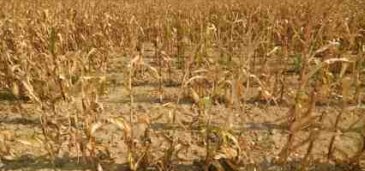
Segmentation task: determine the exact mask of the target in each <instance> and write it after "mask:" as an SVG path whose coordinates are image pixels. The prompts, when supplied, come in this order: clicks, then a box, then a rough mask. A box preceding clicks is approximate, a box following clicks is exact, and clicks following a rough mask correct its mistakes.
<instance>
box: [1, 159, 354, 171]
mask: <svg viewBox="0 0 365 171" xmlns="http://www.w3.org/2000/svg"><path fill="white" fill-rule="evenodd" d="M81 160H82V159H81V158H79V159H78V158H69V157H64V158H58V159H56V160H55V162H53V163H52V162H51V161H50V160H49V159H47V158H46V157H43V156H31V155H23V156H20V157H19V158H18V159H15V160H11V161H7V160H5V161H3V163H2V166H0V170H59V169H61V170H97V169H96V168H97V166H95V165H94V164H90V163H85V162H81ZM0 164H1V163H0ZM100 165H101V167H102V168H103V170H111V171H113V170H115V171H128V170H129V169H128V165H127V164H126V163H124V164H117V163H113V162H101V164H100ZM222 166H224V165H222ZM300 166H301V162H300V161H290V162H287V163H285V165H277V164H273V163H270V162H267V161H266V162H265V161H264V162H262V163H259V164H247V165H243V166H242V167H238V170H242V171H293V170H300ZM203 168H204V167H203V161H198V162H193V163H180V164H174V165H173V170H177V171H200V170H201V171H202V170H204V169H203ZM224 168H225V170H227V171H231V170H232V171H233V170H236V169H231V168H226V167H224ZM139 170H151V171H154V170H159V169H158V168H156V167H147V168H141V169H139ZM208 170H209V171H215V170H216V169H215V168H213V167H210V168H209V169H208ZM307 170H310V171H361V168H360V167H359V166H357V165H350V164H347V163H334V164H328V163H313V165H312V166H311V167H309V168H307Z"/></svg>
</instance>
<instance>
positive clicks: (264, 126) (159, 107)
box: [0, 57, 365, 171]
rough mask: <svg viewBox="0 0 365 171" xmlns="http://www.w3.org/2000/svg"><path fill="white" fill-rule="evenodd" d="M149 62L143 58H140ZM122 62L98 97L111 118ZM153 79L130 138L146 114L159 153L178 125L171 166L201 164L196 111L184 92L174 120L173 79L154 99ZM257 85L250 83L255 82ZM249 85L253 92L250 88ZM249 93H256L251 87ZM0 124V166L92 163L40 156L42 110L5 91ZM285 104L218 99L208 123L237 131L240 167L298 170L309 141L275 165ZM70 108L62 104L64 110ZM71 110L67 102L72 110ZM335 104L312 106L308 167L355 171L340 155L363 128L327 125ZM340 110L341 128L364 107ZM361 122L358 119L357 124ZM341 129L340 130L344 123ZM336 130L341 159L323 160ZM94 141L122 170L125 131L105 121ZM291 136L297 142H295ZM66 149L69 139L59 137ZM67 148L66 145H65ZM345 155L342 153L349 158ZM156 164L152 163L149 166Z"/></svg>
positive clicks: (138, 103) (349, 152)
mask: <svg viewBox="0 0 365 171" xmlns="http://www.w3.org/2000/svg"><path fill="white" fill-rule="evenodd" d="M145 60H146V61H147V62H148V58H146V59H145ZM125 66H126V61H125V60H123V58H122V57H115V58H114V59H111V60H110V69H109V70H110V71H109V73H108V74H107V77H108V80H110V81H114V82H115V85H113V86H110V87H109V90H108V93H107V94H106V95H104V96H101V97H100V99H99V101H100V103H101V104H102V105H103V108H104V110H103V112H102V113H100V118H112V117H116V116H122V117H127V116H128V114H129V104H128V101H129V98H128V92H127V90H126V89H125V88H124V86H123V85H122V84H121V83H122V82H123V80H124V79H125V77H126V73H124V72H119V71H123V68H125ZM156 84H157V83H156V81H154V80H149V79H145V80H144V81H142V82H137V83H136V84H135V86H134V92H135V94H134V97H135V105H134V109H135V115H136V118H135V121H136V124H135V125H134V127H133V129H134V134H135V137H140V136H142V135H143V133H144V130H145V129H146V127H147V126H146V124H144V123H140V122H137V120H138V119H140V118H144V117H147V118H155V119H153V120H152V119H151V120H152V121H151V123H150V129H152V130H153V131H152V133H151V143H152V145H151V151H152V152H151V154H152V155H153V158H159V157H161V156H163V152H164V151H166V150H167V149H168V146H169V144H168V143H167V142H166V137H164V135H168V134H170V133H169V132H171V130H176V132H175V134H174V136H176V138H177V141H178V142H179V144H181V150H180V151H179V153H178V154H177V157H178V158H176V159H175V163H174V164H173V165H174V167H175V170H181V171H182V170H200V168H201V167H200V166H199V164H197V161H198V160H199V159H202V158H204V155H205V153H206V152H205V148H204V145H203V142H202V139H201V138H198V137H199V136H201V132H200V130H199V128H196V127H194V125H195V124H196V122H195V120H196V119H197V118H198V117H199V116H197V114H196V113H197V112H196V106H195V105H194V104H193V102H192V101H191V100H189V99H183V100H182V101H181V104H179V105H178V106H177V107H176V109H177V110H176V111H175V112H176V121H177V122H176V123H177V124H175V125H173V124H171V112H172V111H173V109H174V108H173V102H175V101H176V100H175V99H176V98H177V96H178V94H179V91H181V90H180V87H179V86H178V85H172V86H165V87H164V101H163V103H160V102H159V99H158V96H157V95H156V91H157V89H158V87H157V86H156ZM253 90H254V89H253ZM253 90H252V91H253ZM253 94H254V92H253ZM0 98H1V99H0V131H1V132H2V134H0V135H2V137H0V139H1V138H3V139H5V138H7V139H9V141H7V143H8V145H9V146H10V147H11V149H10V151H11V154H12V155H9V156H5V157H3V158H5V160H3V161H0V170H19V171H20V170H87V168H88V167H89V166H86V165H82V164H79V162H78V161H79V160H80V159H79V158H77V157H65V156H73V155H69V154H60V156H59V159H58V160H57V162H56V163H54V164H52V163H51V162H50V161H49V160H48V159H47V158H46V157H45V156H46V151H45V150H44V148H42V146H43V145H42V144H41V143H40V142H39V141H37V136H40V135H41V134H42V130H41V127H40V119H39V117H40V114H39V113H40V112H39V111H37V108H35V107H34V104H31V103H24V104H22V107H23V109H22V110H21V111H20V110H19V109H18V105H17V102H16V101H14V100H11V99H9V98H6V91H2V95H1V96H0ZM289 106H290V104H286V103H279V104H278V105H276V104H267V103H265V102H264V103H263V102H260V101H254V100H252V101H247V103H246V104H245V106H242V107H241V108H227V107H226V106H225V105H223V104H215V105H213V106H212V107H211V108H210V109H209V110H208V112H209V113H210V114H211V117H212V118H211V121H212V125H213V126H219V127H222V128H227V129H229V130H232V132H233V134H234V135H235V136H236V137H237V139H238V142H239V145H240V148H241V154H240V157H241V159H242V166H241V167H239V170H247V171H254V170H262V171H265V170H273V171H274V170H285V169H286V170H295V168H297V167H298V163H300V159H301V158H303V156H304V154H305V152H306V149H307V146H308V143H307V144H304V145H303V146H301V147H299V148H298V149H296V150H295V152H293V154H292V155H291V156H290V159H289V162H288V163H286V164H285V165H284V166H280V165H278V164H275V163H274V161H275V159H277V157H278V154H279V152H280V151H281V149H283V147H284V146H285V144H286V140H287V138H288V135H289V132H288V125H287V120H286V118H287V115H288V112H289V110H290V109H289ZM64 110H65V114H67V110H68V109H67V108H65V109H64ZM70 110H71V109H70ZM338 111H339V110H338V107H336V106H331V105H328V106H324V105H322V106H318V107H317V108H316V110H315V112H314V113H316V114H323V117H324V118H323V125H321V126H323V127H324V128H326V129H321V131H320V132H319V135H318V138H317V139H316V141H315V142H314V147H313V149H314V150H313V152H312V155H311V156H312V161H313V163H314V164H313V167H312V168H311V170H356V169H359V168H351V167H350V166H348V165H346V164H344V163H346V162H345V161H344V158H348V157H349V156H350V157H349V158H351V156H354V155H355V154H357V153H358V152H359V151H361V150H362V148H363V147H364V144H363V143H364V142H363V138H364V137H363V134H362V133H363V131H360V132H359V131H347V132H334V131H333V130H331V129H332V127H333V124H334V122H335V119H336V116H337V115H338V114H339V112H338ZM344 111H345V113H344V114H342V119H341V122H340V123H339V127H340V128H341V129H342V130H346V129H347V128H349V127H350V126H351V125H352V124H353V123H354V122H355V121H358V120H361V121H364V119H363V118H361V117H363V116H362V114H363V113H364V111H365V108H362V107H361V106H353V107H348V108H346V109H345V110H344ZM361 123H363V122H359V124H360V125H361ZM341 129H340V130H341ZM309 134H310V130H304V131H301V132H300V133H298V134H297V135H296V138H295V143H300V142H301V141H302V140H304V139H305V138H306V137H308V136H309ZM333 134H337V135H338V138H337V139H336V140H335V147H336V149H339V150H338V151H339V152H335V158H336V160H338V162H333V161H327V160H326V156H327V152H328V146H329V142H330V139H331V137H332V135H333ZM97 135H98V136H97V137H98V138H97V141H98V142H99V143H100V144H105V145H108V147H109V149H108V150H109V151H110V153H111V156H112V157H113V158H114V161H113V162H111V163H108V164H102V167H103V168H104V170H126V162H127V160H126V158H127V157H126V154H127V147H126V145H125V144H124V143H123V140H122V133H121V131H120V130H119V129H117V128H116V127H115V126H112V125H106V126H103V127H102V128H101V129H100V130H98V132H97ZM5 136H7V137H5ZM30 142H32V143H30ZM295 143H294V144H295ZM64 146H65V147H64V148H67V144H64ZM65 151H66V150H65ZM346 156H347V157H346ZM151 170H153V169H151Z"/></svg>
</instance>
